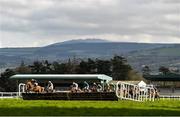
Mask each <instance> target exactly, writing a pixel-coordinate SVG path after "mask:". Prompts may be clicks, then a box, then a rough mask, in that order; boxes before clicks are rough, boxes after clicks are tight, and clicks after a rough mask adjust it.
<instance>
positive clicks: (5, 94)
mask: <svg viewBox="0 0 180 117" xmlns="http://www.w3.org/2000/svg"><path fill="white" fill-rule="evenodd" d="M18 97H19V92H0V99H3V98H18Z"/></svg>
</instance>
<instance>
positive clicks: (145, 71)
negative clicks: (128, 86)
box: [142, 65, 151, 75]
mask: <svg viewBox="0 0 180 117" xmlns="http://www.w3.org/2000/svg"><path fill="white" fill-rule="evenodd" d="M142 67H143V68H142V72H143V74H144V75H149V74H150V71H151V69H150V68H149V66H147V65H143V66H142Z"/></svg>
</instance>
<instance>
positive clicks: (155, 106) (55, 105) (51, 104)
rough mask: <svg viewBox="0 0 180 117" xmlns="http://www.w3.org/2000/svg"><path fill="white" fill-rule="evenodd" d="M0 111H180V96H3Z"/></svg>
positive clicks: (115, 112)
mask: <svg viewBox="0 0 180 117" xmlns="http://www.w3.org/2000/svg"><path fill="white" fill-rule="evenodd" d="M0 115H29V116H32V115H37V116H40V115H49V116H52V115H76V116H83V115H89V116H93V115H100V116H104V115H180V100H162V101H155V102H133V101H122V100H120V101H50V100H47V101H45V100H35V101H29V100H22V99H0Z"/></svg>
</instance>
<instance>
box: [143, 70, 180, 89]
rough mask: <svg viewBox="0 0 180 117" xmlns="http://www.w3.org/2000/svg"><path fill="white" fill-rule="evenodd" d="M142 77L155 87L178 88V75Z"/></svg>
mask: <svg viewBox="0 0 180 117" xmlns="http://www.w3.org/2000/svg"><path fill="white" fill-rule="evenodd" d="M143 77H144V78H145V79H146V80H147V81H148V82H149V83H151V84H154V85H155V86H157V87H163V88H166V87H167V88H168V87H174V88H180V74H174V73H168V74H157V75H143Z"/></svg>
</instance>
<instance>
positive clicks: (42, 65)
mask: <svg viewBox="0 0 180 117" xmlns="http://www.w3.org/2000/svg"><path fill="white" fill-rule="evenodd" d="M14 74H105V75H108V76H111V77H112V78H113V80H139V79H141V76H140V75H139V74H138V73H137V72H135V71H134V70H133V69H132V67H131V66H130V65H129V64H128V62H127V60H126V59H125V58H124V57H122V56H114V57H113V58H111V59H109V60H103V59H91V58H88V59H87V60H78V59H76V58H72V59H68V60H67V61H66V62H57V61H54V62H49V61H48V60H43V61H34V62H33V64H31V65H25V63H24V62H23V61H22V63H21V65H20V66H18V67H17V68H14V69H6V70H5V72H4V73H2V74H1V78H0V84H1V86H0V91H15V90H16V84H15V81H12V80H9V77H10V76H12V75H14Z"/></svg>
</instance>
